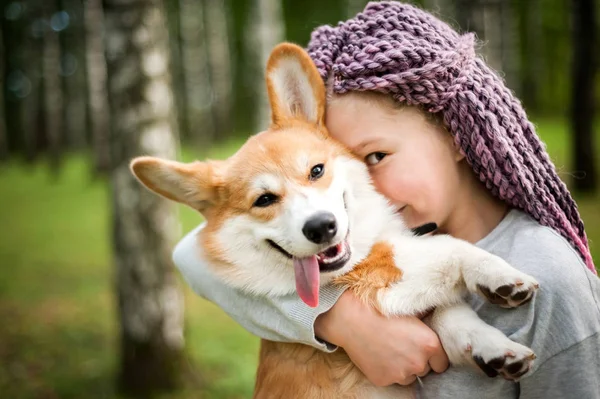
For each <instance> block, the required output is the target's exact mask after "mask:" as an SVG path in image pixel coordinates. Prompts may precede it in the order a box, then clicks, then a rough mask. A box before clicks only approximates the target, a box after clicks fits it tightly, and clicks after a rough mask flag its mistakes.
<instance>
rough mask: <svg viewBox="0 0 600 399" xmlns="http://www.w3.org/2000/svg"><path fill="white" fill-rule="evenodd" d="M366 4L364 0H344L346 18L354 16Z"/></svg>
mask: <svg viewBox="0 0 600 399" xmlns="http://www.w3.org/2000/svg"><path fill="white" fill-rule="evenodd" d="M366 4H367V3H366V1H365V0H346V18H354V16H355V15H356V14H357V13H359V12H360V11H362V10H363V9H364V8H365V5H366Z"/></svg>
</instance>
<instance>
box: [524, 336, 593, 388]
mask: <svg viewBox="0 0 600 399" xmlns="http://www.w3.org/2000/svg"><path fill="white" fill-rule="evenodd" d="M598 370H600V333H596V334H594V335H592V336H591V337H588V338H587V339H585V340H583V341H581V342H579V343H577V344H575V345H573V346H571V347H569V348H567V349H565V350H564V351H562V352H560V353H558V354H557V355H555V356H553V357H551V358H550V359H548V360H546V361H545V362H544V363H542V364H541V365H540V366H539V367H538V369H537V371H536V372H535V374H534V378H531V379H524V380H523V381H522V382H521V384H520V385H521V387H520V388H521V389H520V396H519V397H520V398H523V399H546V398H600V379H599V378H598Z"/></svg>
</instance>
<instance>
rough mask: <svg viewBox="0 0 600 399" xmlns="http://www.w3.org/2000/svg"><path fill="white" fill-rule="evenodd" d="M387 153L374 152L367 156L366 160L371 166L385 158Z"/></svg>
mask: <svg viewBox="0 0 600 399" xmlns="http://www.w3.org/2000/svg"><path fill="white" fill-rule="evenodd" d="M386 156H387V154H386V153H385V152H380V151H378V152H372V153H370V154H369V155H367V156H366V157H365V162H366V163H367V165H369V166H373V165H377V164H378V163H379V162H381V160H382V159H383V158H385V157H386Z"/></svg>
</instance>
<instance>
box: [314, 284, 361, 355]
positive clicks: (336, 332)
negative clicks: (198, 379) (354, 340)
mask: <svg viewBox="0 0 600 399" xmlns="http://www.w3.org/2000/svg"><path fill="white" fill-rule="evenodd" d="M351 296H352V294H351V293H350V292H348V291H346V292H344V293H343V294H342V295H341V296H340V298H339V299H338V301H337V302H336V303H335V304H334V305H333V306H332V307H331V309H329V310H328V311H327V312H325V313H323V314H321V315H319V316H318V317H317V319H316V320H315V325H314V328H315V335H316V336H317V337H318V338H320V339H321V340H324V341H327V342H329V343H331V344H333V345H336V346H339V347H344V331H343V328H340V326H341V325H342V324H340V321H339V320H340V316H341V314H342V312H343V308H345V307H346V306H345V305H346V302H347V301H350V300H352V299H353V298H352V297H351Z"/></svg>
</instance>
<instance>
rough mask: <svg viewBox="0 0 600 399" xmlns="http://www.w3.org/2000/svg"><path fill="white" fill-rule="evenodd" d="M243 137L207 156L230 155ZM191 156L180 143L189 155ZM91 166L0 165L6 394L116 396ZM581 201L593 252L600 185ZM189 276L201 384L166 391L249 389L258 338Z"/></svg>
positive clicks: (102, 204) (561, 149)
mask: <svg viewBox="0 0 600 399" xmlns="http://www.w3.org/2000/svg"><path fill="white" fill-rule="evenodd" d="M538 126H539V130H540V131H541V134H542V135H543V137H544V140H545V141H546V142H547V143H548V148H549V151H550V153H551V155H552V157H553V159H555V161H556V163H557V165H558V166H559V168H560V169H561V170H562V173H563V177H564V178H565V179H569V174H568V165H569V163H568V161H569V146H568V143H567V140H566V139H567V136H566V132H565V127H564V125H563V124H561V123H556V122H554V121H551V120H544V121H540V123H539V125H538ZM599 141H600V140H599ZM238 144H239V143H234V144H232V145H229V146H227V145H225V146H221V147H219V148H215V149H213V150H212V152H211V153H210V154H209V155H210V156H212V157H216V158H220V157H223V156H225V155H226V154H228V153H230V152H231V151H232V150H233V148H235V147H236V146H237V145H238ZM598 154H600V148H599V150H598ZM192 157H193V155H192V154H191V152H190V151H186V152H185V153H184V158H185V159H190V158H192ZM88 167H89V165H88V163H87V162H86V160H85V159H84V158H83V157H81V156H71V157H69V158H68V160H67V162H66V164H65V167H64V170H63V173H62V174H61V175H60V176H59V178H58V179H57V180H56V181H54V179H53V178H52V176H51V175H50V174H49V171H48V169H47V168H45V167H44V166H42V165H38V166H35V167H26V166H24V165H22V164H20V163H17V162H14V163H11V164H9V165H8V166H3V167H2V169H0V221H1V222H2V230H1V232H0V319H1V320H2V323H1V324H0V393H2V394H1V395H0V396H2V397H6V398H15V399H22V398H81V397H86V398H112V397H114V396H115V395H114V389H113V382H114V373H115V369H116V362H117V357H116V356H117V349H118V341H117V334H118V330H117V324H116V310H115V309H116V306H115V302H114V298H113V295H112V288H113V283H114V281H113V278H114V271H113V265H112V259H111V251H110V226H109V220H110V215H109V212H110V209H109V205H110V203H109V192H108V188H107V185H106V184H105V182H103V181H98V180H97V181H92V180H90V179H89V175H88ZM578 200H579V205H580V208H581V212H582V214H583V218H584V221H585V222H586V225H587V229H588V233H589V236H590V239H591V241H592V248H593V253H594V258H595V259H596V260H597V261H598V260H600V195H596V196H594V197H588V198H578ZM179 211H180V216H181V220H182V226H183V228H182V230H183V231H184V232H185V231H189V230H190V229H191V228H193V227H194V226H196V225H197V224H198V223H199V222H200V217H199V215H197V214H195V213H194V212H193V211H191V210H188V209H187V208H184V207H180V208H179ZM184 287H185V288H184V289H185V294H186V320H187V325H186V327H187V331H186V334H187V351H188V353H189V354H190V356H191V359H192V360H193V362H194V363H195V364H196V366H197V369H198V374H199V375H201V376H202V381H203V388H202V389H201V391H200V392H198V391H196V392H193V393H189V392H187V393H186V392H181V393H179V394H177V395H173V396H170V397H171V398H186V397H206V398H238V397H239V398H241V397H249V396H250V394H251V390H252V385H253V378H254V370H255V366H256V356H257V351H258V340H257V339H256V338H255V337H253V336H251V335H250V334H249V333H247V332H245V331H244V330H243V329H242V328H241V327H239V326H238V325H237V324H235V322H233V321H232V320H231V319H230V318H229V317H228V316H226V315H225V314H224V313H223V312H222V311H221V310H220V309H218V308H217V307H215V306H214V305H212V304H210V303H208V302H207V301H204V300H202V299H201V298H199V297H197V296H196V295H194V294H193V293H192V292H190V290H189V289H188V288H187V286H185V285H184Z"/></svg>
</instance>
